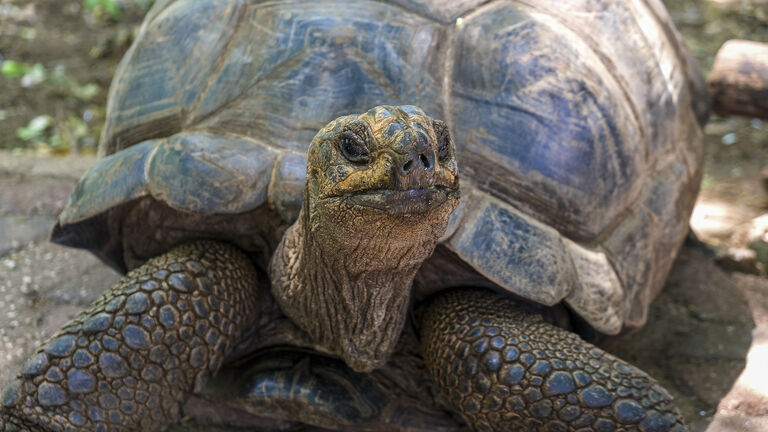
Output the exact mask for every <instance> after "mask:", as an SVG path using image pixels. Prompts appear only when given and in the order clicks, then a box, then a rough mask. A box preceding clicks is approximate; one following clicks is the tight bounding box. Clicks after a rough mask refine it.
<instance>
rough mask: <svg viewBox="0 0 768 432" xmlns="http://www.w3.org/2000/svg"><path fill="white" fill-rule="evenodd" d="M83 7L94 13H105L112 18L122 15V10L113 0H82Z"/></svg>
mask: <svg viewBox="0 0 768 432" xmlns="http://www.w3.org/2000/svg"><path fill="white" fill-rule="evenodd" d="M83 2H84V4H85V7H86V8H87V9H88V10H89V11H90V12H91V13H92V14H93V15H94V16H100V15H107V16H109V17H110V18H112V19H113V20H119V19H120V18H122V16H123V10H122V9H120V6H119V5H118V4H117V2H116V1H115V0H84V1H83Z"/></svg>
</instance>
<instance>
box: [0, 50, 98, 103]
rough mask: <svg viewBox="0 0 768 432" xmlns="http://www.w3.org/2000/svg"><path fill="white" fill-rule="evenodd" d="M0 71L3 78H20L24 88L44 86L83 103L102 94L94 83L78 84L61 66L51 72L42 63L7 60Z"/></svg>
mask: <svg viewBox="0 0 768 432" xmlns="http://www.w3.org/2000/svg"><path fill="white" fill-rule="evenodd" d="M0 70H1V71H2V74H3V76H5V77H7V78H11V79H16V78H20V79H21V86H22V87H25V88H27V87H34V86H36V85H39V84H43V85H45V86H46V87H47V88H48V89H49V90H51V91H53V92H54V93H57V94H60V95H63V96H71V97H75V98H77V99H80V100H83V101H90V100H92V99H93V98H94V97H96V96H98V94H99V93H100V92H101V88H100V87H99V86H98V85H96V84H94V83H87V84H80V83H78V82H77V80H75V79H74V78H72V77H71V76H69V75H67V73H66V71H65V70H64V68H63V67H62V66H60V65H59V66H56V67H55V68H54V69H53V71H50V70H48V69H46V68H45V67H44V66H43V65H41V64H40V63H35V64H34V65H30V64H28V63H22V62H17V61H14V60H5V61H4V62H3V64H2V67H1V68H0Z"/></svg>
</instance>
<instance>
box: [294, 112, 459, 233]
mask: <svg viewBox="0 0 768 432" xmlns="http://www.w3.org/2000/svg"><path fill="white" fill-rule="evenodd" d="M308 159H309V163H308V166H307V196H306V197H305V198H308V200H309V201H308V204H309V207H310V210H312V209H315V210H319V209H323V210H326V211H328V212H329V213H331V214H333V217H334V218H349V220H348V221H346V223H347V224H349V223H352V224H353V225H354V227H352V226H347V228H348V229H350V228H356V227H357V226H359V224H357V223H355V221H357V220H365V221H366V222H370V221H371V220H372V219H380V218H384V219H386V220H388V221H392V220H399V219H407V220H408V221H409V222H413V218H414V217H417V215H418V218H420V219H422V220H426V221H428V222H430V223H435V222H436V221H435V220H434V218H435V217H438V218H447V217H448V215H450V212H451V211H453V209H454V208H455V207H456V204H457V202H458V186H459V180H458V172H457V166H456V158H455V149H454V146H453V142H452V140H451V136H450V133H449V132H448V128H447V126H446V125H445V123H443V122H442V121H439V120H434V119H431V118H430V117H428V116H427V115H426V114H424V112H423V111H422V110H421V109H419V108H417V107H414V106H398V107H393V106H379V107H376V108H373V109H371V110H369V111H368V112H366V113H364V114H360V115H350V116H344V117H340V118H338V119H336V120H334V121H332V122H331V123H329V124H328V125H327V126H326V127H324V128H323V129H322V130H320V132H319V133H318V134H317V135H316V136H315V138H314V139H313V140H312V143H311V144H310V147H309V154H308ZM446 210H447V211H446ZM350 216H351V217H350Z"/></svg>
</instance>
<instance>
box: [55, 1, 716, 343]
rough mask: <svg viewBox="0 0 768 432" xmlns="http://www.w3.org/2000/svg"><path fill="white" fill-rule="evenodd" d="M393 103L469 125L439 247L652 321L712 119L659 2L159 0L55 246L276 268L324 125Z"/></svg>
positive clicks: (596, 306)
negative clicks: (216, 249) (183, 249)
mask: <svg viewBox="0 0 768 432" xmlns="http://www.w3.org/2000/svg"><path fill="white" fill-rule="evenodd" d="M382 104H393V105H400V104H413V105H418V106H420V107H421V108H423V109H424V111H425V112H426V113H427V114H429V115H430V116H432V117H434V118H439V119H443V120H445V121H446V122H447V123H448V124H449V125H450V127H451V131H452V134H453V138H454V141H455V143H456V147H457V155H458V160H459V164H460V172H461V177H462V186H461V187H462V197H463V198H462V204H461V205H460V207H459V209H458V210H457V211H456V212H455V213H454V215H453V216H452V220H451V223H450V225H449V228H448V232H447V233H446V235H445V236H444V238H443V239H442V242H441V246H439V248H444V250H447V251H449V252H450V253H451V254H454V256H457V257H458V258H459V259H461V260H462V261H464V262H466V263H467V264H469V265H470V266H471V267H472V268H473V269H474V271H476V272H477V273H478V274H480V275H482V276H483V277H484V278H486V279H487V280H488V281H489V282H490V283H492V284H494V285H495V286H498V287H501V288H503V289H506V290H508V291H510V292H513V293H515V294H517V295H519V296H522V297H524V298H527V299H529V300H532V301H534V302H538V303H541V304H544V305H555V304H558V303H560V302H565V304H566V305H568V307H570V308H571V309H572V310H574V311H575V312H576V313H577V314H579V315H580V316H581V317H582V318H583V319H584V320H586V322H587V323H589V324H590V325H591V326H592V327H594V328H595V329H597V330H599V331H600V332H603V333H606V334H616V333H618V332H619V331H620V330H621V329H622V328H624V327H637V326H639V325H642V324H643V323H644V322H645V320H646V316H647V310H648V305H649V302H650V301H651V300H652V299H653V297H654V296H655V294H656V293H657V292H658V291H659V289H660V288H661V286H662V284H663V281H664V279H665V277H666V275H667V273H668V271H669V269H670V266H671V263H672V260H673V257H674V256H675V254H676V252H677V250H678V248H679V246H680V244H681V243H682V240H683V238H684V236H685V234H686V232H687V229H688V218H689V216H690V213H691V209H692V207H693V203H694V200H695V196H696V193H697V191H698V187H699V182H700V177H701V166H702V156H701V148H700V139H701V135H702V125H703V124H704V122H705V121H706V119H707V115H708V112H707V98H706V92H705V87H704V84H703V81H702V77H701V75H700V73H699V71H698V70H697V67H696V65H695V62H693V61H692V60H691V56H690V54H689V53H688V51H687V50H686V48H685V47H684V46H683V44H682V43H681V41H680V37H679V35H678V33H677V32H676V31H675V29H674V28H673V26H672V24H671V22H670V19H669V17H668V16H667V14H666V12H665V11H664V9H663V7H662V5H661V3H660V2H659V1H657V0H636V1H631V2H627V1H622V0H577V1H569V2H565V3H564V2H561V1H554V0H539V1H533V2H531V1H505V0H495V1H490V2H489V1H487V0H461V1H454V2H442V1H438V0H394V1H390V2H383V1H369V0H355V1H351V0H350V1H330V0H315V1H311V2H296V1H284V2H263V1H255V0H232V1H224V0H165V1H157V2H155V5H154V7H153V8H152V9H151V11H150V12H149V13H148V15H147V17H146V19H145V21H144V24H143V26H142V28H141V31H140V34H139V36H138V38H137V39H136V41H135V42H134V44H133V46H132V47H131V48H130V50H129V51H128V53H127V54H126V56H125V58H124V59H123V61H122V63H121V64H120V66H119V68H118V71H117V74H116V76H115V79H114V81H113V84H112V87H111V89H110V94H109V103H108V118H107V123H106V125H105V128H104V132H103V135H102V140H101V143H100V154H101V156H103V159H101V161H100V162H99V163H98V164H96V165H95V166H94V167H93V169H91V170H90V171H89V172H88V173H87V174H86V175H85V176H84V177H83V179H82V180H81V182H80V184H79V185H78V187H77V189H76V190H75V192H74V193H73V195H72V197H71V199H70V202H69V204H68V206H67V207H66V209H65V210H64V211H63V212H62V213H61V215H60V216H59V219H58V223H57V226H56V227H55V228H54V232H53V235H52V238H53V239H54V241H57V242H60V243H63V244H68V245H72V246H76V247H83V248H87V249H90V250H92V251H93V252H94V253H95V254H97V255H98V256H100V257H101V258H102V259H103V260H105V261H106V262H108V263H110V264H112V265H113V266H114V267H116V268H118V269H121V270H126V269H127V268H131V267H134V266H135V265H137V264H138V263H140V262H142V260H145V259H147V258H148V257H150V256H152V255H155V254H158V253H162V252H164V251H165V250H167V249H168V248H169V247H170V246H171V245H172V244H176V243H180V242H182V241H187V240H190V239H193V238H219V239H227V240H229V241H232V242H234V243H236V244H238V245H240V246H241V247H243V248H245V249H247V250H249V251H252V252H253V253H256V254H258V253H262V254H263V255H264V256H261V259H262V260H267V259H268V254H269V253H270V252H269V251H271V248H273V247H274V245H275V244H276V243H277V241H279V234H280V233H281V232H282V229H283V228H284V227H285V226H286V225H287V224H289V223H291V222H292V220H293V219H294V218H295V217H296V215H297V213H298V210H299V208H300V205H301V199H302V191H303V188H304V179H305V172H306V155H305V154H306V150H307V147H308V145H309V143H310V141H311V140H312V138H313V136H314V134H315V133H316V131H317V130H318V129H320V128H321V127H322V126H323V125H325V124H326V123H327V122H328V121H330V120H332V119H334V118H336V117H338V116H341V115H345V114H349V113H356V112H362V111H365V110H367V109H369V108H370V107H373V106H376V105H382ZM437 284H438V285H439V287H444V286H449V285H450V284H451V281H442V284H441V283H440V281H438V282H437Z"/></svg>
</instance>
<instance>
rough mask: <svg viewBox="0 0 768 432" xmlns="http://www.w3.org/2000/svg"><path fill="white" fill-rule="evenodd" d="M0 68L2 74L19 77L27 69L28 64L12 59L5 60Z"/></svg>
mask: <svg viewBox="0 0 768 432" xmlns="http://www.w3.org/2000/svg"><path fill="white" fill-rule="evenodd" d="M1 70H2V73H3V75H4V76H6V77H8V78H21V77H23V76H24V74H26V73H27V71H29V65H28V64H25V63H21V62H17V61H13V60H5V61H4V62H3V66H2V68H1Z"/></svg>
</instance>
